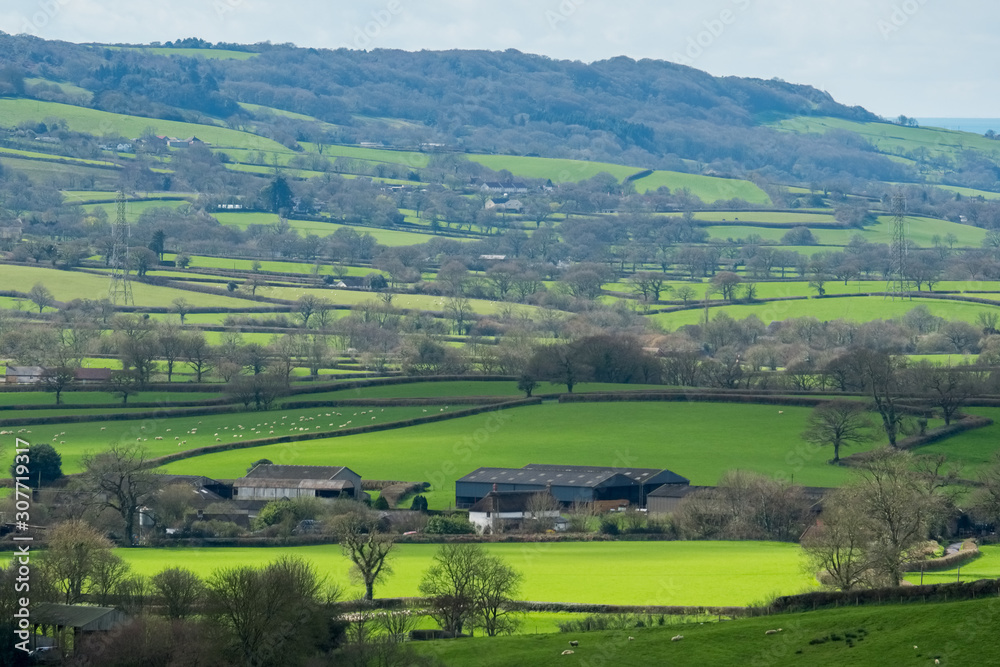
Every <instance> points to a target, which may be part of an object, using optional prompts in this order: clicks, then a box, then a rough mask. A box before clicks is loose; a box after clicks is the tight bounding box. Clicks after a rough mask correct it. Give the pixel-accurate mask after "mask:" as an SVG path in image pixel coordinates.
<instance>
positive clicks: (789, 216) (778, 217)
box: [670, 177, 837, 234]
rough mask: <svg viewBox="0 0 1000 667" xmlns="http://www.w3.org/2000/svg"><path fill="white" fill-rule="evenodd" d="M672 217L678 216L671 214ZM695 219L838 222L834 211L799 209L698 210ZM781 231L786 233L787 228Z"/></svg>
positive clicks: (790, 224)
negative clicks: (823, 211) (814, 211)
mask: <svg viewBox="0 0 1000 667" xmlns="http://www.w3.org/2000/svg"><path fill="white" fill-rule="evenodd" d="M705 178H707V177H705ZM670 217H677V216H675V215H671V216H670ZM694 219H695V220H704V221H707V222H735V221H736V220H737V219H738V220H739V223H740V225H744V224H745V225H750V226H752V225H753V223H755V222H766V223H769V224H781V225H788V227H789V228H792V227H799V226H804V227H808V226H809V225H811V224H815V223H826V224H830V223H836V222H837V219H836V218H834V217H833V214H832V213H799V212H797V211H796V212H780V211H698V212H697V213H695V214H694ZM779 231H781V233H782V234H784V233H785V231H786V230H779Z"/></svg>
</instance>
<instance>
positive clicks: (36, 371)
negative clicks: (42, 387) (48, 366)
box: [4, 366, 45, 384]
mask: <svg viewBox="0 0 1000 667" xmlns="http://www.w3.org/2000/svg"><path fill="white" fill-rule="evenodd" d="M44 373H45V369H44V368H42V367H41V366H8V367H7V370H6V372H5V376H4V379H5V380H6V381H7V384H38V383H39V382H41V381H42V375H43V374H44Z"/></svg>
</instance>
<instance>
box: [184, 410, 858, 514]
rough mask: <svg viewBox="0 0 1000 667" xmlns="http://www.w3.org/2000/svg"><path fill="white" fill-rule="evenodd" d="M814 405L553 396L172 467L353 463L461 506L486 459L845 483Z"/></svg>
mask: <svg viewBox="0 0 1000 667" xmlns="http://www.w3.org/2000/svg"><path fill="white" fill-rule="evenodd" d="M451 407H452V408H453V409H454V406H451ZM436 409H437V408H433V407H431V408H428V411H429V412H430V411H432V410H436ZM387 410H388V408H387ZM779 410H782V411H783V414H779ZM340 411H341V412H344V411H346V409H345V408H340ZM352 412H353V409H352ZM809 412H810V410H809V409H808V408H795V407H785V406H767V405H738V404H728V403H565V404H554V403H550V404H544V405H536V406H529V407H522V408H515V409H511V410H504V411H502V412H498V413H491V414H481V415H475V416H472V417H463V418H459V419H453V420H449V421H443V422H438V423H433V424H423V425H418V426H411V427H408V428H404V429H399V430H392V431H383V432H379V433H366V434H360V435H354V436H349V437H344V438H334V439H330V440H325V439H324V440H313V441H307V442H297V443H292V444H287V445H270V446H266V447H259V448H255V449H254V450H253V451H252V452H247V451H236V452H219V453H215V454H207V455H205V456H200V457H198V458H195V459H187V460H183V461H178V462H176V463H172V464H170V465H169V466H166V467H167V471H168V472H171V473H174V474H202V475H208V476H210V477H212V476H214V477H218V478H231V477H237V476H239V475H241V474H243V471H244V470H245V469H246V466H247V464H248V463H249V461H250V460H253V459H257V458H262V457H264V458H269V459H271V460H272V461H275V462H276V463H277V462H281V463H285V464H302V465H346V466H348V467H350V468H351V469H352V470H354V471H356V472H357V473H358V474H360V475H361V476H362V477H363V478H366V479H400V480H407V481H415V482H430V483H431V485H432V489H431V491H430V492H429V494H428V495H427V499H428V502H430V503H431V506H432V507H434V508H442V509H443V508H446V507H449V506H452V505H454V499H455V480H456V479H458V478H459V477H462V476H463V475H466V474H468V473H470V472H472V471H473V470H475V469H477V468H479V467H480V466H487V467H488V466H499V467H515V468H519V467H521V466H524V465H526V464H529V463H552V464H559V463H562V464H572V465H593V466H621V467H641V468H669V469H670V470H672V471H674V472H676V473H677V474H679V475H683V476H684V477H687V478H689V479H690V480H691V483H692V484H698V485H713V484H715V483H717V482H718V480H719V477H720V476H721V475H722V473H723V472H725V471H726V470H730V469H733V468H743V469H749V470H755V471H758V472H761V473H765V474H768V475H780V476H783V477H785V478H787V479H793V480H794V482H795V483H797V484H804V485H808V486H837V485H839V484H841V483H843V482H844V481H845V480H846V479H847V478H848V476H849V474H850V473H849V471H848V470H847V469H845V468H839V467H834V466H830V465H828V464H827V460H828V459H830V458H831V457H832V454H831V453H830V452H829V451H818V452H817V451H815V450H812V449H811V448H809V447H808V446H806V445H805V444H804V443H803V441H802V438H801V435H800V434H801V433H802V431H803V430H805V427H806V417H807V416H808V415H809ZM854 451H856V450H854ZM251 457H252V458H251Z"/></svg>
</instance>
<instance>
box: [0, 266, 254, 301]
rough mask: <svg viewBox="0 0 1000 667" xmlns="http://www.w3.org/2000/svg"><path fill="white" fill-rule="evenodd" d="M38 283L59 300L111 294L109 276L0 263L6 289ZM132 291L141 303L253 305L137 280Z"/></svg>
mask: <svg viewBox="0 0 1000 667" xmlns="http://www.w3.org/2000/svg"><path fill="white" fill-rule="evenodd" d="M35 283H42V284H43V285H45V286H46V287H47V288H48V289H49V291H50V292H52V295H53V296H54V297H55V298H56V299H57V300H59V301H71V300H73V299H100V298H103V297H105V296H106V295H107V293H108V279H107V278H104V277H102V276H97V275H93V274H89V273H80V272H76V271H61V270H59V269H47V268H42V267H34V266H12V265H0V284H3V285H4V289H9V290H17V291H19V292H25V293H26V292H28V291H29V290H30V289H31V287H32V286H33V285H34V284H35ZM132 293H133V296H134V299H135V305H137V306H162V305H166V304H169V303H170V302H171V301H173V300H174V299H176V298H178V297H184V298H185V299H187V301H188V303H190V304H191V305H192V306H217V307H231V308H241V307H242V308H245V307H247V306H248V305H252V304H253V302H252V301H247V300H244V299H236V298H233V297H229V296H216V295H213V294H201V293H197V292H187V291H184V290H178V289H173V288H170V287H157V286H155V285H144V284H142V283H139V282H135V281H133V283H132ZM28 305H29V306H30V304H28Z"/></svg>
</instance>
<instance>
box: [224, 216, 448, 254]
mask: <svg viewBox="0 0 1000 667" xmlns="http://www.w3.org/2000/svg"><path fill="white" fill-rule="evenodd" d="M213 217H215V218H216V219H217V220H218V221H219V222H221V223H222V224H224V225H231V226H233V227H239V228H240V229H246V228H247V227H249V226H250V225H273V224H275V223H276V222H278V216H277V214H273V213H215V214H214V216H213ZM288 226H289V227H290V228H292V229H294V230H296V231H297V232H299V233H300V234H316V235H317V236H329V235H331V234H333V233H334V232H335V231H337V230H338V229H340V228H341V227H351V229H353V230H354V231H356V232H357V233H358V234H364V233H366V232H367V233H368V234H371V235H372V236H373V237H375V240H376V241H377V242H378V243H381V244H382V245H386V246H406V245H417V244H420V243H426V242H427V241H430V240H431V239H433V238H435V236H434V235H432V234H416V233H414V232H402V231H397V230H394V229H379V228H377V227H353V226H351V225H341V224H338V223H335V222H317V221H315V220H289V221H288ZM457 240H463V239H457Z"/></svg>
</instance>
